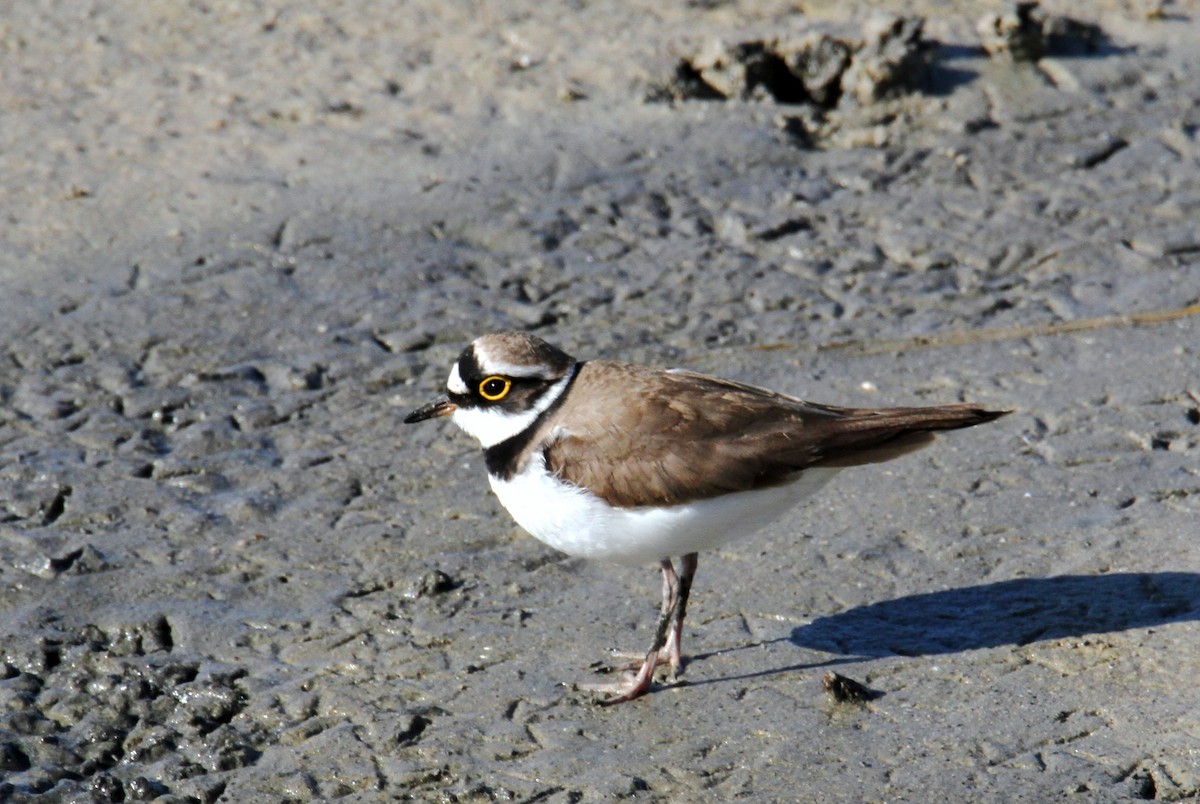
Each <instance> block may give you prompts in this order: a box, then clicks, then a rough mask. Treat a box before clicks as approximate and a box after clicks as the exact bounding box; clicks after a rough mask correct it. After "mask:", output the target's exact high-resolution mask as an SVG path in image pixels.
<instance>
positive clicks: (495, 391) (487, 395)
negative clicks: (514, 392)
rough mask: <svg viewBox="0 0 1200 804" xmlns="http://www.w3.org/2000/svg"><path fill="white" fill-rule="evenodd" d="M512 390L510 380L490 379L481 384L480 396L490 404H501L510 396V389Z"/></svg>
mask: <svg viewBox="0 0 1200 804" xmlns="http://www.w3.org/2000/svg"><path fill="white" fill-rule="evenodd" d="M510 388H512V382H511V381H510V380H506V379H504V378H503V377H488V378H487V379H486V380H484V381H483V382H481V383H479V395H480V396H481V397H483V398H484V399H486V400H487V401H488V402H499V401H500V400H501V399H503V398H504V397H506V396H508V389H510Z"/></svg>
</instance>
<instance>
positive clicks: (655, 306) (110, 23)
mask: <svg viewBox="0 0 1200 804" xmlns="http://www.w3.org/2000/svg"><path fill="white" fill-rule="evenodd" d="M656 8H657V7H656V6H651V5H644V6H643V5H637V4H596V5H587V6H583V7H581V8H577V9H573V10H572V11H570V12H568V13H563V12H550V11H547V10H545V9H543V8H542V7H541V6H539V5H536V4H524V3H517V4H508V5H506V6H502V7H501V6H490V7H484V8H483V9H482V10H480V9H477V8H475V7H474V6H468V5H464V6H461V7H454V6H448V5H446V4H443V3H425V2H415V3H403V4H379V3H365V2H354V1H352V0H345V1H344V2H334V3H326V4H323V5H322V9H321V10H320V11H317V10H312V9H310V10H301V9H294V8H291V7H284V8H282V9H280V8H274V7H272V6H268V5H265V4H256V3H227V2H215V3H210V4H191V5H187V6H184V7H177V6H176V5H171V4H165V5H163V4H138V3H115V4H108V5H107V6H105V7H100V6H97V7H95V8H90V9H81V8H80V7H79V6H78V4H74V3H67V2H59V3H51V4H45V3H37V4H35V3H31V2H18V3H14V4H12V7H11V9H9V11H8V13H7V18H6V19H5V20H4V21H2V22H0V50H2V52H3V53H4V64H5V81H4V85H3V87H2V88H0V114H2V115H3V118H4V120H5V125H4V126H2V127H0V164H3V165H4V170H2V171H0V183H2V184H3V191H4V196H5V198H6V204H5V214H6V223H5V226H4V227H3V229H0V241H2V244H3V247H2V248H0V286H2V287H3V288H4V294H3V296H2V297H0V305H2V307H0V350H2V351H0V645H2V650H0V799H10V800H14V801H32V800H62V801H68V800H69V801H122V800H125V801H129V800H151V799H153V800H164V801H171V800H175V801H202V802H212V801H217V800H221V801H258V800H261V801H276V800H281V799H291V800H319V799H320V800H327V799H334V798H342V797H345V798H349V799H351V800H360V801H374V800H395V799H404V798H410V799H415V800H429V799H434V800H459V801H488V800H518V801H531V800H536V801H556V802H568V801H593V800H597V801H598V800H606V799H609V798H614V797H629V798H634V799H637V800H649V801H656V800H662V801H666V800H697V799H699V798H702V797H703V798H714V797H715V798H722V799H732V798H734V797H744V798H750V799H763V800H770V799H788V798H793V797H796V796H800V797H803V798H810V799H814V800H831V801H839V800H844V801H864V800H872V801H875V800H918V799H920V800H929V799H942V798H944V799H955V800H971V799H975V800H979V799H983V800H1018V799H1022V798H1023V799H1026V800H1044V799H1047V798H1051V797H1060V796H1065V797H1068V798H1070V797H1077V798H1079V799H1080V800H1087V801H1097V800H1099V801H1121V800H1129V799H1164V800H1178V799H1183V798H1187V797H1195V796H1196V795H1200V753H1198V752H1197V745H1200V733H1197V726H1196V718H1195V711H1196V700H1195V694H1194V691H1193V689H1192V687H1193V684H1192V683H1191V679H1194V678H1196V677H1197V676H1198V675H1200V651H1198V649H1197V647H1196V645H1197V642H1198V640H1197V637H1198V636H1200V633H1198V632H1200V625H1198V623H1200V548H1198V547H1197V532H1196V523H1197V521H1198V520H1197V513H1198V512H1200V469H1198V466H1200V461H1198V457H1200V379H1198V378H1200V356H1198V351H1200V347H1198V346H1197V344H1200V323H1198V321H1200V315H1194V314H1193V313H1194V312H1195V305H1197V304H1200V224H1197V221H1198V220H1200V134H1198V132H1200V95H1198V94H1197V90H1196V87H1197V86H1200V74H1198V73H1200V65H1198V64H1197V62H1196V60H1195V58H1194V57H1193V56H1192V55H1191V54H1194V53H1195V52H1196V49H1197V48H1200V41H1198V40H1200V33H1198V32H1200V26H1198V25H1197V21H1198V20H1200V7H1197V6H1196V4H1195V3H1190V2H1174V3H1163V4H1156V3H1145V2H1141V3H1138V2H1129V3H1117V2H1107V3H1101V4H1097V5H1096V6H1094V7H1091V8H1089V9H1088V12H1087V14H1086V15H1085V14H1082V13H1081V12H1079V11H1078V9H1071V8H1069V7H1068V5H1067V4H1061V5H1060V4H1049V3H1048V4H1046V5H1045V6H1044V7H1043V8H1042V9H1041V10H1040V11H1039V12H1038V13H1039V14H1044V15H1049V16H1048V18H1049V19H1050V20H1051V21H1050V22H1047V23H1044V24H1043V23H1042V22H1039V23H1038V26H1041V27H1038V26H1033V25H1032V24H1031V23H1029V21H1028V18H1027V19H1024V21H1023V20H1022V19H1020V18H1018V17H1015V16H1012V15H1011V13H1010V12H1011V8H1010V7H1008V6H1004V5H1001V4H982V5H981V4H959V3H953V2H945V3H933V2H929V3H925V4H923V5H922V6H920V7H918V8H917V10H916V11H913V10H911V9H909V8H908V7H907V6H906V7H905V9H904V13H905V14H909V15H916V14H919V15H921V17H920V19H921V21H922V24H921V25H916V23H914V22H912V21H911V20H910V21H908V22H895V21H892V22H886V23H885V22H882V21H878V20H875V21H870V20H868V16H869V15H868V14H867V12H866V10H865V7H863V6H856V5H854V4H845V3H839V4H833V3H817V4H813V5H812V6H811V8H810V16H809V17H807V18H805V17H798V16H797V15H795V14H794V13H791V11H790V9H791V6H790V5H788V4H775V3H770V2H762V3H736V4H735V3H707V4H690V5H689V4H685V5H680V6H678V7H672V8H671V9H669V10H666V11H661V10H654V9H656ZM897 10H899V6H897ZM985 13H986V14H990V15H993V16H992V17H989V18H988V20H987V24H986V25H981V17H982V16H983V15H984V14H985ZM1005 14H1010V16H1009V17H1006V16H1004V15H1005ZM1037 19H1038V20H1043V19H1046V17H1038V18H1037ZM1014 20H1015V21H1014ZM1063 20H1066V22H1064V21H1063ZM981 27H982V28H985V29H986V31H985V33H986V34H987V36H989V37H993V38H992V39H988V40H986V43H987V44H988V46H989V49H990V50H991V51H993V52H994V53H996V54H997V55H996V56H995V57H989V56H988V55H987V52H985V51H984V49H983V44H984V43H985V41H984V40H983V39H981V33H980V28H981ZM614 31H620V32H622V33H621V35H614V33H613V32H614ZM914 31H919V32H920V41H917V40H916V39H914V38H913V37H914ZM1014 32H1015V33H1014ZM1005 36H1007V37H1009V38H1008V39H1004V38H1003V37H1005ZM1039 36H1041V37H1043V39H1038V37H1039ZM995 37H1000V38H999V39H996V38H995ZM1031 37H1032V38H1031ZM1056 37H1057V38H1056ZM997 42H999V44H997ZM805 43H807V44H805ZM929 43H936V47H929V48H928V49H927V45H929ZM64 54H67V55H64ZM914 54H916V55H919V56H920V58H916V57H915V56H914ZM1014 54H1015V55H1014ZM1022 54H1024V55H1022ZM1030 54H1033V55H1030ZM681 65H683V66H684V67H686V69H684V70H683V75H684V76H685V77H686V78H687V82H691V83H687V82H685V83H684V84H680V83H679V82H680V75H681V72H680V70H681ZM914 65H917V66H919V67H920V70H921V75H920V80H917V81H912V82H905V81H900V82H899V83H897V82H896V79H897V75H896V70H897V69H900V67H901V66H903V67H904V69H909V68H913V66H914ZM789 70H793V71H798V72H788V71H789ZM689 71H690V72H689ZM705 71H708V72H707V75H706V72H705ZM805 71H807V72H805ZM806 76H807V78H805V77H806ZM802 79H803V80H802ZM804 80H807V81H808V83H807V84H805V83H804ZM697 81H704V82H705V83H704V86H707V87H709V89H710V90H711V92H708V93H706V92H704V91H699V90H698V89H697V87H698V86H699V85H698V84H697V83H696V82H697ZM797 81H798V82H799V84H797V83H794V82H797ZM797 86H802V87H805V88H804V90H803V92H800V91H799V90H796V89H795V88H796V87H797ZM780 87H783V88H785V90H787V91H784V92H782V94H781V92H780V91H779V90H778V88H780ZM789 87H790V88H791V89H787V88H789ZM793 90H794V91H793ZM689 93H691V94H689ZM714 93H715V94H714ZM789 93H790V94H789ZM718 96H720V97H726V98H728V99H727V100H719V99H717V97H718ZM704 97H707V98H710V99H708V100H703V99H700V98H704ZM504 328H526V329H531V330H535V331H536V332H538V334H540V335H542V336H544V337H546V338H548V339H550V340H553V341H555V342H557V343H559V344H561V345H562V346H564V347H566V348H568V349H569V350H570V351H572V352H573V353H575V354H577V355H579V356H580V357H593V356H603V357H617V358H623V359H636V360H645V361H649V362H654V363H658V364H666V365H686V366H690V367H693V368H697V369H700V370H703V371H709V372H714V373H719V374H723V375H726V376H731V377H735V378H737V379H741V380H744V381H748V382H753V383H756V384H760V385H767V386H771V387H775V388H779V389H780V390H783V391H787V392H791V393H795V394H797V395H800V396H804V397H807V398H811V399H814V400H816V401H823V402H830V403H842V404H852V405H874V404H879V405H883V404H912V403H923V402H928V403H931V404H932V403H936V402H953V401H959V400H972V401H977V402H980V403H983V404H987V405H989V406H997V407H1011V408H1014V409H1015V410H1016V412H1015V413H1014V414H1013V415H1012V416H1010V417H1008V418H1006V419H1004V420H1002V421H1000V422H998V423H996V424H993V425H989V426H988V427H984V428H978V429H976V430H971V431H968V432H963V433H955V434H951V435H949V436H947V437H945V438H943V439H940V440H939V442H938V443H937V444H936V445H935V446H933V447H932V448H930V449H928V450H926V451H924V452H921V453H918V454H916V455H914V456H910V457H908V458H905V459H903V460H901V461H898V462H896V463H892V464H887V465H884V466H879V467H874V468H868V469H862V470H858V471H853V472H847V473H843V474H842V475H841V476H840V477H839V478H838V479H837V480H836V481H834V483H833V484H832V485H831V486H829V487H828V488H827V489H826V490H825V491H824V492H823V493H822V494H821V495H820V496H819V497H817V498H815V499H814V500H813V501H811V502H810V503H808V504H807V505H805V506H803V507H802V508H800V509H798V510H797V511H796V512H794V513H793V514H792V515H790V516H789V517H788V518H786V519H785V520H783V521H781V522H780V523H778V524H776V525H775V526H773V527H772V528H770V529H768V530H766V531H764V532H763V533H760V534H758V535H757V536H755V537H753V538H751V539H746V540H744V541H742V542H739V543H737V544H734V545H732V546H730V547H729V548H727V549H725V550H723V551H720V552H719V553H715V554H712V555H706V556H702V557H701V560H700V571H699V575H698V576H697V580H696V587H695V589H694V592H693V603H692V609H691V611H690V613H689V617H690V620H691V623H690V625H691V627H690V629H689V632H688V634H687V635H686V636H685V643H684V649H685V654H686V655H687V656H688V657H689V658H690V662H689V664H688V666H687V668H686V672H685V674H684V678H685V679H686V681H687V684H686V685H683V686H679V687H673V688H664V689H661V690H659V691H657V692H655V693H654V694H653V695H651V696H649V697H647V698H646V699H644V700H641V701H638V702H635V703H632V704H628V705H623V706H619V707H615V708H612V709H601V708H598V707H595V706H593V705H592V703H591V701H590V699H589V697H588V696H587V695H586V694H583V693H579V692H575V691H573V690H572V689H571V688H570V686H569V685H566V684H564V682H572V681H587V680H594V675H593V673H594V669H595V668H597V667H600V666H602V665H604V664H606V663H608V662H609V661H611V655H610V653H609V651H610V650H611V649H615V648H619V649H629V648H634V647H639V646H642V645H643V643H644V642H645V641H646V638H647V636H648V634H649V629H650V628H651V627H652V625H653V621H654V618H655V609H656V606H657V594H658V589H657V580H656V577H655V571H654V569H653V568H647V569H646V570H644V571H642V570H637V569H626V568H613V567H606V566H603V565H597V564H589V563H586V562H581V561H577V560H573V559H567V558H564V557H563V556H561V555H559V554H557V553H555V552H554V551H552V550H550V549H549V548H545V547H543V546H542V545H540V544H539V543H537V542H536V541H534V540H532V539H531V538H529V537H527V536H525V535H524V534H522V533H520V532H519V530H518V529H517V527H516V526H515V525H514V524H513V523H512V522H511V520H510V519H509V518H508V516H507V515H506V514H505V513H504V512H503V511H502V510H501V509H500V508H499V506H498V504H497V503H496V502H495V500H494V499H493V498H492V497H491V496H490V494H489V493H488V491H487V484H486V480H485V477H484V468H483V465H482V460H481V459H480V457H479V455H478V453H477V451H476V449H475V447H474V445H473V442H470V441H469V440H468V439H467V438H466V437H465V436H463V435H461V434H459V433H457V432H454V431H452V429H451V428H449V427H439V426H436V425H428V426H426V427H411V428H406V427H403V426H402V425H401V424H400V419H401V418H402V416H403V414H404V413H405V412H406V411H407V410H409V409H410V408H412V407H415V406H416V405H417V404H420V403H422V402H424V401H426V400H427V399H428V398H430V397H432V396H433V395H436V394H437V393H438V392H439V391H440V389H441V386H442V384H443V383H444V380H445V375H446V372H447V370H448V367H449V365H450V363H451V362H452V361H453V359H454V357H455V355H456V354H457V352H458V351H459V349H461V347H462V346H463V344H464V343H465V342H466V341H468V340H470V339H471V338H473V337H474V336H476V335H478V334H480V333H483V332H487V331H492V330H497V329H504ZM589 668H591V669H589ZM829 671H832V672H835V673H837V674H840V675H842V676H846V677H848V678H849V679H851V680H853V681H857V682H860V683H861V684H863V685H865V686H866V687H867V688H868V689H869V690H870V691H871V693H872V696H871V697H870V698H869V699H868V700H862V701H846V702H841V703H839V702H835V701H834V699H833V698H831V697H829V696H827V694H826V693H825V692H824V691H823V689H822V684H823V678H824V677H825V674H826V673H827V672H829Z"/></svg>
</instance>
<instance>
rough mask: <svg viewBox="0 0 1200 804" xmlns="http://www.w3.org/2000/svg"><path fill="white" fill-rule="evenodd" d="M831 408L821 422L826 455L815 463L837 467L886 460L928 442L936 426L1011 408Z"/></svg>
mask: <svg viewBox="0 0 1200 804" xmlns="http://www.w3.org/2000/svg"><path fill="white" fill-rule="evenodd" d="M834 410H836V414H835V415H834V416H833V417H831V419H830V420H828V421H827V422H826V423H825V424H824V426H825V427H827V428H829V432H828V440H827V441H826V442H825V443H826V445H827V449H826V450H824V451H825V454H826V457H825V458H824V459H822V460H821V461H819V462H818V463H817V464H816V465H818V466H829V467H837V468H841V467H846V466H861V465H862V464H867V463H880V462H881V461H888V460H891V459H892V458H898V457H900V456H901V455H905V454H907V453H909V452H915V451H916V450H919V449H921V448H922V447H924V446H926V445H928V444H930V443H931V442H932V441H933V439H934V433H936V432H938V431H939V430H960V429H962V428H964V427H974V426H975V425H977V424H985V423H987V422H990V421H994V420H996V419H998V418H1000V417H1001V416H1005V415H1007V414H1009V413H1011V412H1012V411H1008V410H987V409H985V408H981V407H979V406H978V405H971V404H965V405H940V406H937V407H922V408H838V409H834ZM831 412H832V411H831Z"/></svg>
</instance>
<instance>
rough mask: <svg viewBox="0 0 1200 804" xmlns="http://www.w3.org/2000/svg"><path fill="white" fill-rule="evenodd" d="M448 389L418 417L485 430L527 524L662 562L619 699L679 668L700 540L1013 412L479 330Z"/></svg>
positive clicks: (564, 547) (704, 545)
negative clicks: (565, 347)
mask: <svg viewBox="0 0 1200 804" xmlns="http://www.w3.org/2000/svg"><path fill="white" fill-rule="evenodd" d="M446 390H447V396H446V397H444V398H442V399H438V400H436V401H434V402H431V403H429V404H428V405H424V406H423V407H420V408H418V409H417V410H414V411H413V412H412V413H410V414H409V415H408V416H407V417H406V418H405V419H404V421H405V422H406V423H413V422H419V421H424V420H426V419H432V418H435V417H439V416H450V417H451V418H452V420H453V421H454V423H455V424H456V425H458V426H459V427H460V428H462V429H463V430H464V431H466V432H467V433H468V434H469V435H471V436H474V437H475V438H476V439H477V440H478V441H479V442H480V444H481V445H482V446H483V450H484V457H485V460H486V463H487V472H488V480H489V481H490V483H491V486H492V490H493V491H494V492H495V493H496V496H497V497H499V498H500V502H501V503H502V504H503V505H504V507H505V508H507V509H508V511H509V513H510V514H512V516H513V518H514V519H515V520H516V521H517V523H518V524H519V525H521V527H523V528H524V529H525V530H527V531H529V533H531V534H532V535H533V536H534V537H536V538H537V539H539V540H541V541H543V542H545V543H546V544H548V545H550V546H551V547H554V548H557V549H559V550H561V551H563V552H564V553H568V554H570V555H574V556H582V557H585V558H597V559H601V560H604V561H611V562H616V563H620V564H641V563H644V562H652V561H656V562H658V563H659V566H660V567H661V569H662V574H663V601H662V610H661V616H660V619H659V624H658V628H657V629H656V631H655V636H654V641H653V644H652V645H651V647H650V650H649V651H648V652H647V653H646V655H645V658H644V659H641V661H640V665H635V667H637V672H636V673H631V674H629V675H628V677H627V678H625V679H624V680H623V681H621V682H617V683H613V684H605V685H593V686H592V688H593V689H596V690H599V691H602V692H609V693H613V695H612V697H610V698H608V699H606V700H605V701H603V703H606V704H612V703H619V702H622V701H628V700H632V699H634V698H637V697H638V696H640V695H643V694H644V693H646V692H648V691H649V690H650V689H651V687H652V685H653V681H654V671H655V668H656V666H658V665H659V664H662V663H669V664H670V667H671V671H672V674H674V673H677V672H678V671H679V670H680V669H681V664H682V659H681V653H680V640H681V637H682V634H683V620H684V615H685V613H686V608H687V600H688V594H689V592H690V590H691V585H692V578H693V577H694V575H695V573H696V566H697V553H699V552H700V551H701V550H710V549H713V548H715V547H719V546H720V545H723V544H725V543H727V542H730V541H733V540H734V539H737V538H740V537H742V536H745V535H747V534H749V533H751V532H753V531H755V530H757V529H759V528H761V527H762V526H764V525H766V524H768V523H770V522H772V521H774V520H775V519H777V518H779V517H780V516H781V515H782V514H783V513H784V512H786V511H787V510H789V509H790V508H792V507H793V506H795V505H796V504H798V503H799V502H801V501H802V500H803V499H804V498H806V497H808V496H810V495H811V494H813V493H814V492H816V491H817V490H818V489H819V488H820V487H821V486H823V485H824V484H825V483H827V482H828V481H829V480H830V478H832V477H833V476H834V475H835V474H837V472H839V471H840V470H842V469H844V468H846V467H848V466H859V465H862V464H869V463H878V462H880V461H886V460H891V459H892V458H897V457H899V456H901V455H905V454H907V453H909V452H912V451H914V450H917V449H920V448H921V447H924V446H925V445H927V444H929V443H930V442H931V441H933V434H934V432H935V431H938V430H956V429H959V428H962V427H972V426H974V425H976V424H983V423H984V422H990V421H992V420H993V419H996V418H999V417H1000V416H1003V415H1005V413H1007V412H1008V411H994V410H985V409H984V408H981V407H978V406H976V405H969V404H966V405H963V404H959V405H941V406H937V407H916V408H881V409H871V408H842V407H833V406H831V405H821V404H817V403H814V402H805V401H803V400H800V399H796V398H795V397H791V396H786V395H784V394H780V393H776V392H774V391H768V390H766V389H764V388H756V387H754V386H751V385H744V384H742V383H739V382H734V381H732V380H724V379H719V378H716V377H709V376H706V375H703V374H697V373H694V372H691V371H680V370H664V369H657V368H651V367H648V366H642V365H634V364H627V363H617V362H611V361H606V360H589V361H579V360H576V359H575V358H574V357H571V356H570V355H568V354H567V353H566V352H563V351H562V350H561V349H558V348H557V347H555V346H552V345H551V344H549V343H546V342H545V341H543V340H541V339H540V338H536V337H534V336H532V335H527V334H524V333H519V332H505V333H498V334H492V335H484V336H483V337H481V338H478V339H476V340H475V341H474V342H472V343H471V344H470V345H469V346H468V347H467V348H466V349H464V350H463V351H462V354H460V355H459V357H458V361H457V362H456V363H455V364H454V367H453V368H452V369H451V370H450V377H449V379H448V380H447V382H446ZM675 556H680V557H681V559H680V562H679V567H678V569H676V566H675V564H674V563H673V560H672V558H673V557H675Z"/></svg>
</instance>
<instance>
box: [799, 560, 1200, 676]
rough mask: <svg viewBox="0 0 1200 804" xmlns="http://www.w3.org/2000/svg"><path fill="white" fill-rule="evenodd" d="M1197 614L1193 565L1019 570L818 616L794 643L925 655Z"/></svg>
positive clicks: (1199, 588) (859, 652) (1199, 591)
mask: <svg viewBox="0 0 1200 804" xmlns="http://www.w3.org/2000/svg"><path fill="white" fill-rule="evenodd" d="M1195 619H1200V575H1198V574H1196V573H1190V572H1156V573H1112V574H1107V575H1060V576H1058V577H1054V578H1018V579H1015V580H1009V581H1000V582H997V583H989V584H984V585H981V586H972V587H967V588H962V589H948V590H946V591H943V592H930V593H926V594H920V595H909V596H907V597H901V598H896V599H895V600H885V601H882V602H879V603H872V604H870V605H868V606H860V607H858V608H855V609H851V610H849V611H844V612H841V613H838V614H831V615H829V616H826V617H818V618H817V619H815V620H813V621H812V622H811V623H809V624H808V625H804V626H801V627H799V628H796V629H794V630H793V631H792V633H791V637H790V641H791V642H792V644H794V645H796V646H798V647H803V648H809V649H814V650H820V651H824V652H828V653H834V654H842V655H856V656H860V657H881V656H926V655H937V654H947V653H958V652H961V651H967V650H974V649H977V648H994V647H999V646H1003V645H1027V644H1029V643H1032V642H1041V641H1048V640H1055V639H1068V638H1080V637H1086V636H1088V635H1091V634H1100V633H1105V632H1111V631H1124V630H1128V629H1131V628H1146V627H1152V626H1157V625H1163V624H1165V623H1169V622H1176V621H1182V620H1195Z"/></svg>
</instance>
